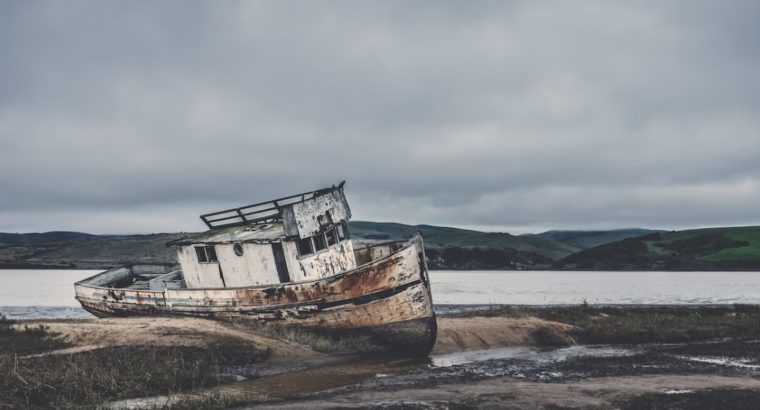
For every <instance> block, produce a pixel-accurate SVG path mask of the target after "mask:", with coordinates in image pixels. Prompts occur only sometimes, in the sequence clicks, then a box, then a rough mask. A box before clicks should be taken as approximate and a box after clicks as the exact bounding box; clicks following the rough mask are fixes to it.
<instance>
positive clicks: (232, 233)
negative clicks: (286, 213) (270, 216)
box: [169, 221, 285, 245]
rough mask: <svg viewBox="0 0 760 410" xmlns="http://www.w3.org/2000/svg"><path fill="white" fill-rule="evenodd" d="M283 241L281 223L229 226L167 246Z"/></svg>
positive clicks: (181, 239) (188, 237) (283, 235)
mask: <svg viewBox="0 0 760 410" xmlns="http://www.w3.org/2000/svg"><path fill="white" fill-rule="evenodd" d="M283 239H285V229H284V228H283V226H282V222H280V221H274V222H266V223H255V224H252V225H245V226H229V227H226V228H217V229H211V230H208V231H206V232H203V233H199V234H195V235H191V236H186V237H184V238H180V239H178V240H176V241H173V242H171V243H169V245H192V244H199V245H200V244H225V243H238V242H250V243H271V242H280V241H282V240H283Z"/></svg>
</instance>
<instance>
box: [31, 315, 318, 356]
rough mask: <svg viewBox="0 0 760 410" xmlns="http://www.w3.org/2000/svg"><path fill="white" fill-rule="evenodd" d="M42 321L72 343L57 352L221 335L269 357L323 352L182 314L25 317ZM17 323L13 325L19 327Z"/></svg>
mask: <svg viewBox="0 0 760 410" xmlns="http://www.w3.org/2000/svg"><path fill="white" fill-rule="evenodd" d="M23 324H24V325H35V326H36V325H43V326H46V327H47V328H48V330H49V332H51V333H54V334H57V335H58V336H57V337H59V338H61V339H63V340H64V341H66V342H68V343H70V344H72V345H74V347H72V348H69V349H64V350H62V351H59V352H61V353H66V352H72V351H84V350H90V349H97V348H102V347H111V346H135V345H148V346H208V345H210V344H214V343H216V342H219V341H222V340H225V339H237V340H241V341H247V342H251V343H252V344H255V345H257V346H259V347H261V348H265V349H269V350H270V351H271V352H272V359H275V360H280V361H285V360H301V359H315V358H320V357H324V356H325V355H323V354H321V353H318V352H315V351H313V350H311V349H309V348H308V347H307V346H303V345H299V344H295V343H291V342H288V341H283V340H276V339H272V338H269V337H266V336H263V335H261V334H257V333H256V332H253V331H250V330H247V329H243V328H240V327H238V326H235V325H234V324H230V323H225V322H220V321H216V320H208V319H199V318H182V317H150V318H147V317H140V318H118V319H92V320H66V321H44V320H38V321H26V322H24V323H23ZM20 326H21V325H17V327H20Z"/></svg>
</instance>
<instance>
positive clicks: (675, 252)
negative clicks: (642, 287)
mask: <svg viewBox="0 0 760 410" xmlns="http://www.w3.org/2000/svg"><path fill="white" fill-rule="evenodd" d="M555 267H557V268H560V269H611V270H618V269H625V270H636V269H642V270H650V269H651V270H657V269H666V270H671V269H672V270H698V269H705V270H723V269H726V270H730V269H737V270H756V269H760V226H745V227H728V228H706V229H691V230H685V231H674V232H664V233H654V234H649V235H646V236H642V237H637V238H629V239H625V240H622V241H617V242H613V243H609V244H605V245H601V246H597V247H595V248H591V249H587V250H584V251H581V252H578V253H576V254H573V255H570V256H568V257H565V258H564V259H562V260H560V261H558V262H557V263H556V264H555Z"/></svg>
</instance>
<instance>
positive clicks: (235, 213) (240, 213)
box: [201, 181, 346, 229]
mask: <svg viewBox="0 0 760 410" xmlns="http://www.w3.org/2000/svg"><path fill="white" fill-rule="evenodd" d="M345 183H346V181H341V183H340V184H338V186H335V185H333V186H332V187H328V188H320V189H317V190H314V191H308V192H304V193H300V194H295V195H290V196H285V197H282V198H277V199H273V200H270V201H264V202H259V203H256V204H251V205H245V206H241V207H238V208H230V209H225V210H223V211H216V212H211V213H207V214H203V215H201V220H203V223H205V224H206V226H208V227H209V229H215V228H227V227H231V226H243V225H248V224H252V223H257V222H266V221H277V220H281V219H282V214H281V213H280V209H281V208H282V207H283V206H287V205H293V204H296V203H299V202H304V201H306V200H309V199H312V198H315V197H317V196H319V195H324V194H326V193H328V192H332V191H335V190H341V191H342V190H343V185H344V184H345ZM256 208H261V209H256ZM228 221H229V222H228Z"/></svg>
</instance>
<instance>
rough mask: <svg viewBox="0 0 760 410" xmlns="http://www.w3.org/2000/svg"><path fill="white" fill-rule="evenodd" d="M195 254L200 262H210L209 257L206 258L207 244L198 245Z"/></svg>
mask: <svg viewBox="0 0 760 410" xmlns="http://www.w3.org/2000/svg"><path fill="white" fill-rule="evenodd" d="M195 255H196V256H197V257H198V262H200V263H206V262H208V258H206V247H205V246H196V247H195Z"/></svg>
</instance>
